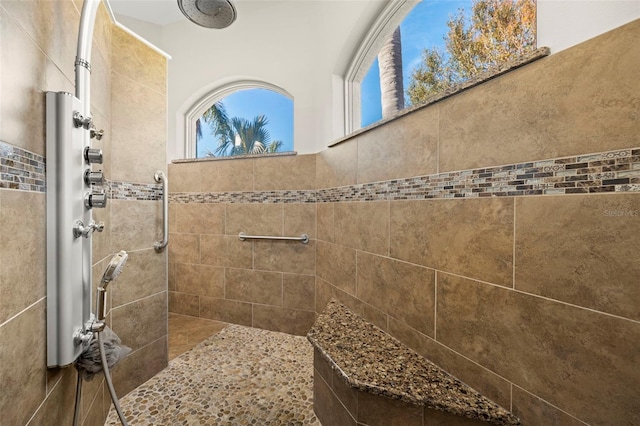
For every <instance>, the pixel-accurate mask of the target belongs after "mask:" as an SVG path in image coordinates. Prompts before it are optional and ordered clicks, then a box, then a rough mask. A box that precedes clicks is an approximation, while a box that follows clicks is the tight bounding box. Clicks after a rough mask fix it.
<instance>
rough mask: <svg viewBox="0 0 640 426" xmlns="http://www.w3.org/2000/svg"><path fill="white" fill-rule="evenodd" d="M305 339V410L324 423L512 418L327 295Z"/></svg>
mask: <svg viewBox="0 0 640 426" xmlns="http://www.w3.org/2000/svg"><path fill="white" fill-rule="evenodd" d="M307 338H308V339H309V341H310V342H311V344H312V345H313V347H314V360H313V364H314V377H313V378H314V380H313V382H314V384H313V387H314V389H313V393H314V397H313V408H314V411H315V413H316V416H317V417H318V419H319V420H320V422H321V423H322V424H323V425H325V426H347V425H354V426H355V425H368V426H375V425H384V426H391V425H402V426H413V425H416V426H423V425H447V426H449V425H451V426H454V425H455V426H458V425H461V426H466V425H469V426H470V425H478V426H480V425H486V424H487V423H489V424H494V425H519V424H520V420H519V419H518V418H517V417H516V416H514V415H513V414H511V413H510V412H509V411H507V410H505V409H504V408H502V407H500V406H498V405H497V404H495V403H494V402H492V401H490V400H489V399H487V398H485V397H484V396H482V395H480V394H479V393H478V392H476V391H475V390H473V389H472V388H470V387H469V386H467V385H465V384H464V383H462V382H461V381H459V380H458V379H456V378H455V377H453V376H451V375H450V374H448V373H447V372H445V371H444V370H442V369H441V368H439V367H438V366H436V365H435V364H433V363H432V362H430V361H428V360H427V359H425V358H424V357H422V356H420V355H419V354H418V353H416V352H415V351H413V350H411V349H409V348H407V347H406V346H404V345H403V344H402V343H400V342H399V341H398V340H396V339H395V338H393V337H391V336H390V335H388V334H387V333H385V332H384V331H382V330H381V329H379V328H378V327H376V326H375V325H373V324H371V323H369V322H367V321H365V320H364V319H362V318H361V317H359V316H358V315H356V314H355V313H353V312H351V311H350V310H349V309H347V308H346V307H345V306H343V305H341V304H340V303H339V302H337V301H335V300H331V302H329V304H328V305H327V307H326V308H325V311H324V312H323V313H322V314H320V315H319V316H318V319H317V320H316V322H315V324H314V325H313V327H312V328H311V330H310V331H309V333H308V334H307Z"/></svg>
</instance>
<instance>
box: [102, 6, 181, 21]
mask: <svg viewBox="0 0 640 426" xmlns="http://www.w3.org/2000/svg"><path fill="white" fill-rule="evenodd" d="M109 4H110V5H111V9H112V10H113V12H114V13H115V14H116V15H125V16H130V17H132V18H136V19H139V20H141V21H145V22H150V23H152V24H156V25H161V26H162V25H168V24H173V23H175V22H178V21H180V20H183V19H186V18H185V17H184V15H183V14H182V12H180V9H179V8H178V2H177V0H109Z"/></svg>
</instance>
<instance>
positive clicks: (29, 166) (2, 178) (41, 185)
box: [0, 141, 46, 192]
mask: <svg viewBox="0 0 640 426" xmlns="http://www.w3.org/2000/svg"><path fill="white" fill-rule="evenodd" d="M0 188H5V189H18V190H23V191H34V192H46V177H45V159H44V157H43V156H42V155H38V154H35V153H33V152H30V151H27V150H25V149H22V148H19V147H17V146H13V145H11V144H8V143H6V142H3V141H0Z"/></svg>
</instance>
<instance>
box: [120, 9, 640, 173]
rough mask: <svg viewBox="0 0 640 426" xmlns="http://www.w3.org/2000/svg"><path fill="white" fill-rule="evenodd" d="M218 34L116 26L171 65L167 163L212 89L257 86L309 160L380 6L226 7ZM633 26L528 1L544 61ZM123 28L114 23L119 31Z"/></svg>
mask: <svg viewBox="0 0 640 426" xmlns="http://www.w3.org/2000/svg"><path fill="white" fill-rule="evenodd" d="M234 4H235V6H236V9H237V11H238V18H237V20H236V22H234V23H233V24H232V25H231V26H230V27H228V28H225V29H222V30H209V29H205V28H201V27H198V26H196V25H195V24H192V23H190V22H188V21H186V20H183V21H180V22H176V23H172V24H168V25H164V26H153V24H149V23H146V22H142V21H137V20H135V19H131V18H129V19H126V24H128V25H130V28H131V29H132V30H133V31H136V32H138V33H139V34H141V35H143V36H144V35H147V36H148V37H149V38H150V39H152V40H150V41H152V42H153V43H154V44H157V45H158V47H159V48H160V49H162V50H163V51H165V52H167V53H168V54H169V55H171V56H172V59H171V60H170V61H169V82H168V86H169V99H168V103H169V129H168V130H169V146H168V152H167V158H168V160H169V161H170V160H172V159H176V158H184V136H183V135H184V127H183V116H182V115H183V114H184V113H185V112H186V111H187V110H188V109H189V107H191V105H193V104H194V103H195V102H196V101H198V100H199V99H200V98H202V97H203V96H204V95H206V94H207V93H208V92H209V91H211V90H212V89H213V88H215V87H216V86H218V85H222V84H225V83H229V82H231V81H234V80H240V79H249V80H261V81H266V82H269V83H272V84H275V85H277V86H280V87H282V88H283V89H285V90H286V91H287V92H289V93H291V94H292V95H293V97H294V121H295V123H294V149H295V150H296V151H298V152H299V153H314V152H319V151H321V150H323V149H325V148H326V147H327V145H328V144H329V143H330V142H331V141H333V140H335V139H337V138H339V137H340V136H342V134H340V133H341V128H343V125H344V120H343V118H342V117H344V101H343V99H342V97H344V90H343V89H342V87H341V86H342V78H343V76H344V75H345V73H346V71H347V68H348V66H349V63H350V61H351V58H352V57H353V55H354V54H355V52H356V50H357V48H358V46H359V45H360V43H361V41H362V38H363V37H364V35H365V34H366V33H367V31H368V29H369V27H370V26H371V25H372V23H373V22H374V21H375V19H376V17H377V16H378V15H379V14H380V12H381V10H382V9H383V8H384V6H385V5H386V1H385V0H331V1H329V0H305V1H300V0H296V1H292V0H236V1H235V2H234ZM638 18H640V0H538V45H539V46H548V47H550V48H551V49H552V53H555V52H558V51H560V50H563V49H566V48H568V47H570V46H573V45H575V44H578V43H580V42H582V41H584V40H587V39H589V38H592V37H595V36H597V35H598V34H601V33H603V32H606V31H608V30H611V29H613V28H616V27H618V26H620V25H622V24H624V23H626V22H630V21H632V20H635V19H638ZM124 21H125V19H123V23H124Z"/></svg>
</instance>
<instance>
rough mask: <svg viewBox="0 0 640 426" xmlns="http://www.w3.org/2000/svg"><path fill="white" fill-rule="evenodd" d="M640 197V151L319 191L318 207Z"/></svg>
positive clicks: (490, 168)
mask: <svg viewBox="0 0 640 426" xmlns="http://www.w3.org/2000/svg"><path fill="white" fill-rule="evenodd" d="M596 192H597V193H602V192H640V149H627V150H619V151H610V152H604V153H599V154H588V155H579V156H575V157H565V158H558V159H554V160H543V161H535V162H527V163H518V164H511V165H506V166H498V167H487V168H480V169H473V170H462V171H456V172H448V173H439V174H434V175H427V176H418V177H413V178H408V179H396V180H390V181H384V182H373V183H365V184H358V185H351V186H345V187H339V188H328V189H321V190H319V191H318V202H343V201H382V200H391V201H393V200H425V199H431V198H479V197H519V196H527V195H558V194H589V193H596Z"/></svg>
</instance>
